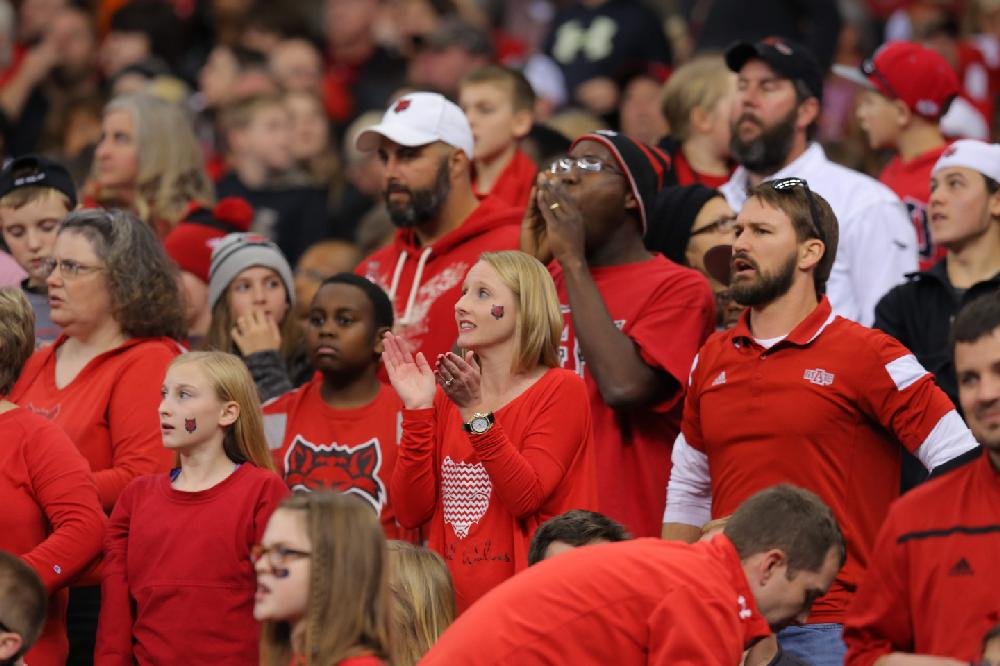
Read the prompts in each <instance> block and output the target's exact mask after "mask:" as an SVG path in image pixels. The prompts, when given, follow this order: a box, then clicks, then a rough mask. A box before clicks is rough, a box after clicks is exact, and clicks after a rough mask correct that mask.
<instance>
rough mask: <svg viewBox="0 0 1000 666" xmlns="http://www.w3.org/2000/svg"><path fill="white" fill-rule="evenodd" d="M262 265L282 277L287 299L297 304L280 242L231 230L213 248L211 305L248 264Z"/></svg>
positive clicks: (288, 267)
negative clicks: (280, 248) (278, 244)
mask: <svg viewBox="0 0 1000 666" xmlns="http://www.w3.org/2000/svg"><path fill="white" fill-rule="evenodd" d="M254 266H263V267H264V268H270V269H271V270H273V271H274V272H275V273H277V274H278V275H279V276H280V277H281V281H282V282H284V283H285V291H286V292H288V302H289V303H290V304H291V305H293V306H294V305H295V285H294V283H293V280H292V269H291V267H290V266H289V265H288V261H287V260H286V259H285V256H284V255H283V254H281V250H279V249H278V246H277V245H275V244H274V243H272V242H271V241H269V240H268V239H266V238H264V237H263V236H261V235H259V234H229V235H228V236H225V237H224V238H222V240H221V241H219V244H218V245H216V246H215V248H214V249H213V250H212V263H211V265H210V267H209V271H208V308H209V310H211V309H213V308H214V307H215V304H216V302H217V301H218V300H219V299H220V298H221V297H222V295H223V294H224V293H225V292H226V288H227V287H228V286H229V283H230V282H232V281H233V280H235V279H236V276H237V275H239V274H240V273H242V272H243V271H245V270H246V269H248V268H252V267H254Z"/></svg>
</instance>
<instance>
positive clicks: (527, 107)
mask: <svg viewBox="0 0 1000 666" xmlns="http://www.w3.org/2000/svg"><path fill="white" fill-rule="evenodd" d="M469 83H493V84H498V83H503V84H505V85H506V86H507V92H508V93H509V94H510V102H511V105H513V107H514V110H515V111H534V109H535V91H534V89H533V88H532V87H531V84H530V83H528V79H526V78H524V74H522V73H521V72H519V71H517V70H516V69H509V68H507V67H501V66H500V65H485V66H484V67H480V68H479V69H475V70H473V71H471V72H469V73H468V74H466V75H465V78H464V79H462V83H461V84H460V86H459V88H460V89H461V87H462V86H465V85H466V84H469Z"/></svg>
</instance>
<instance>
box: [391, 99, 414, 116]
mask: <svg viewBox="0 0 1000 666" xmlns="http://www.w3.org/2000/svg"><path fill="white" fill-rule="evenodd" d="M408 108H410V100H408V99H401V100H399V101H398V102H396V106H394V107H392V110H393V111H395V112H396V113H399V112H400V111H406V110H407V109H408Z"/></svg>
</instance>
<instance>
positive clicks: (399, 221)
mask: <svg viewBox="0 0 1000 666" xmlns="http://www.w3.org/2000/svg"><path fill="white" fill-rule="evenodd" d="M393 192H406V193H407V194H409V198H408V200H407V202H406V203H403V204H393V203H392V201H390V199H389V195H390V194H392V193H393ZM450 193H451V181H450V180H449V179H448V159H447V158H444V159H442V160H441V163H440V164H439V165H438V171H437V176H436V177H435V179H434V185H433V186H432V187H431V188H429V189H423V190H411V189H409V188H408V187H404V186H402V185H393V184H390V185H389V186H388V187H387V188H386V190H385V192H384V193H383V198H384V199H385V205H386V207H387V208H388V209H389V218H390V219H391V220H392V223H393V224H395V225H396V226H397V227H400V228H403V229H408V228H410V227H418V226H420V225H421V224H423V223H424V222H428V221H430V220H433V219H434V218H435V217H437V214H438V212H440V210H441V207H442V206H443V205H444V202H445V200H446V199H447V198H448V195H449V194H450Z"/></svg>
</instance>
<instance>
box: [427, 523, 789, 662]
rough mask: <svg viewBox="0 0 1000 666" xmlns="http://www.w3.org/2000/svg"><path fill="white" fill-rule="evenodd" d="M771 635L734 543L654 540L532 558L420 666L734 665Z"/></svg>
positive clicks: (447, 635) (450, 630)
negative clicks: (532, 561) (540, 559)
mask: <svg viewBox="0 0 1000 666" xmlns="http://www.w3.org/2000/svg"><path fill="white" fill-rule="evenodd" d="M769 633H770V629H769V627H768V625H767V621H766V620H765V619H764V618H763V617H762V616H761V615H760V611H759V610H758V609H757V604H756V603H755V600H754V596H753V593H752V592H751V590H750V586H749V585H748V584H747V579H746V574H745V573H744V572H743V567H742V566H741V564H740V558H739V555H737V553H736V549H735V548H734V547H733V544H732V543H731V542H730V541H729V539H727V538H726V537H725V536H724V535H719V536H717V537H715V538H714V539H712V540H711V541H709V542H701V543H696V544H686V543H680V542H676V541H661V540H659V539H636V540H634V541H625V542H621V543H609V544H599V545H593V546H585V547H583V548H577V549H575V550H572V551H568V552H566V553H562V554H560V555H556V556H555V557H553V558H550V559H548V560H545V561H543V562H539V563H538V564H536V565H535V566H533V567H531V568H530V569H528V570H527V571H524V572H523V573H520V574H518V575H517V576H515V577H514V578H513V579H511V580H509V581H508V582H506V583H504V584H503V585H501V586H500V587H498V588H496V589H495V590H494V591H493V592H491V593H490V594H488V595H486V596H485V597H483V599H482V600H480V601H479V602H478V603H477V604H476V605H475V606H473V607H472V608H471V609H469V611H468V612H467V613H465V614H464V615H462V616H461V617H459V618H458V619H457V620H456V621H455V623H454V624H452V625H451V627H449V628H448V630H447V631H445V632H444V634H443V635H442V636H441V638H440V639H438V642H437V643H436V644H435V645H434V647H432V648H431V649H430V652H428V653H427V655H426V656H425V657H424V659H423V661H421V662H420V663H421V665H426V666H437V665H438V664H440V665H441V666H451V665H452V664H462V666H486V665H488V664H517V665H518V666H529V665H534V664H615V665H616V666H647V665H649V666H667V665H670V666H675V665H678V664H683V665H691V666H715V665H718V666H733V664H739V663H740V661H741V659H742V657H743V650H744V649H746V647H747V646H748V645H749V644H750V643H752V642H754V641H755V640H756V639H759V638H763V637H764V636H767V635H768V634H769Z"/></svg>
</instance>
